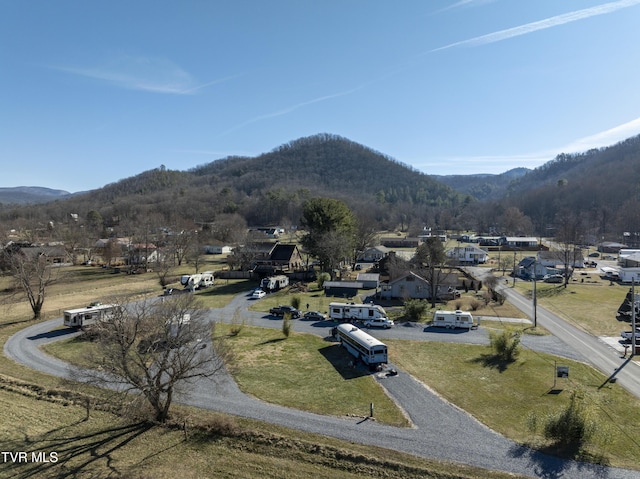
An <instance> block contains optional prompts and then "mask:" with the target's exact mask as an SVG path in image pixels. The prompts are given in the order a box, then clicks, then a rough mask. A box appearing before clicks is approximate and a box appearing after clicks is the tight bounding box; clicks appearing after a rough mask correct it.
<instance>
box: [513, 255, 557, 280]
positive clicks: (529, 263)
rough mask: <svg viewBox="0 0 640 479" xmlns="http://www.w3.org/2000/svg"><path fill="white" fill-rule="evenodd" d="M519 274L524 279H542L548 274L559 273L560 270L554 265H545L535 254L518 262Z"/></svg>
mask: <svg viewBox="0 0 640 479" xmlns="http://www.w3.org/2000/svg"><path fill="white" fill-rule="evenodd" d="M517 271H518V273H517V275H518V277H519V278H522V279H527V280H530V279H534V278H535V279H542V278H544V277H545V275H547V274H558V273H560V270H559V269H557V268H554V267H550V266H545V265H544V264H542V263H541V262H539V261H538V260H537V258H536V257H535V256H527V257H526V258H522V260H521V261H520V262H519V263H518V268H517Z"/></svg>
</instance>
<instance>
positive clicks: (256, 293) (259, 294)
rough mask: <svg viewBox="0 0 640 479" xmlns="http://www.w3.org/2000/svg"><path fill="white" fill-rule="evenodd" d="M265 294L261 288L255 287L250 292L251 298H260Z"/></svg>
mask: <svg viewBox="0 0 640 479" xmlns="http://www.w3.org/2000/svg"><path fill="white" fill-rule="evenodd" d="M266 295H267V293H266V292H264V291H263V290H261V289H256V290H254V291H253V293H251V297H252V298H253V299H260V298H264V297H265V296H266Z"/></svg>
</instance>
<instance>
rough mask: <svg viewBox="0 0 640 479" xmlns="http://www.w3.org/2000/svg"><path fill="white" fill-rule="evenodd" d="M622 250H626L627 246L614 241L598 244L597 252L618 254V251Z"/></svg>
mask: <svg viewBox="0 0 640 479" xmlns="http://www.w3.org/2000/svg"><path fill="white" fill-rule="evenodd" d="M623 248H627V245H626V244H622V243H616V242H615V241H603V242H602V243H599V244H598V251H599V252H600V253H609V254H618V251H620V250H621V249H623Z"/></svg>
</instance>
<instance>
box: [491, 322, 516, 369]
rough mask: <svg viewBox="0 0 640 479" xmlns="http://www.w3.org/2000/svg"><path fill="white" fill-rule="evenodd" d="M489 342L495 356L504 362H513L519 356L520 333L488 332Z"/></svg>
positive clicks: (507, 331) (506, 330) (505, 331)
mask: <svg viewBox="0 0 640 479" xmlns="http://www.w3.org/2000/svg"><path fill="white" fill-rule="evenodd" d="M489 340H490V343H491V349H493V352H494V354H495V356H496V357H497V358H498V359H500V360H502V361H505V362H509V363H510V362H513V361H515V360H516V358H517V357H518V354H520V349H519V348H520V333H519V332H515V333H514V332H512V331H510V330H508V329H505V330H503V331H501V332H495V331H490V332H489Z"/></svg>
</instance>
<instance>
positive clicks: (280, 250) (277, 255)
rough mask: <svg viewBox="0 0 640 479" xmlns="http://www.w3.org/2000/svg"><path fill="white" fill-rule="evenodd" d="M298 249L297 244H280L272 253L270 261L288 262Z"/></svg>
mask: <svg viewBox="0 0 640 479" xmlns="http://www.w3.org/2000/svg"><path fill="white" fill-rule="evenodd" d="M297 249H298V247H297V246H296V245H295V244H280V243H278V244H277V245H276V247H275V248H273V250H272V251H271V255H270V256H269V259H270V260H272V261H288V260H290V259H291V257H292V256H293V254H294V253H295V251H296V250H297Z"/></svg>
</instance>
